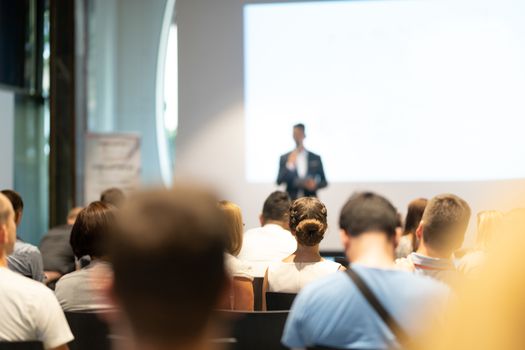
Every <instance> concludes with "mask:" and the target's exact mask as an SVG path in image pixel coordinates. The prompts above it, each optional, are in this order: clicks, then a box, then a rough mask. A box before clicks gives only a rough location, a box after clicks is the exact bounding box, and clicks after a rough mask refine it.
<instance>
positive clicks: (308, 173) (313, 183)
mask: <svg viewBox="0 0 525 350" xmlns="http://www.w3.org/2000/svg"><path fill="white" fill-rule="evenodd" d="M305 137H306V134H305V128H304V125H303V124H297V125H294V127H293V139H294V141H295V145H296V147H295V149H294V150H293V151H291V152H288V153H286V154H283V155H282V156H281V158H280V160H279V175H278V176H277V184H278V185H280V184H286V192H288V194H289V195H290V198H291V199H292V200H295V199H297V198H299V197H303V196H313V197H316V196H317V190H318V189H320V188H323V187H326V186H327V185H328V183H327V182H326V177H325V175H324V170H323V162H322V161H321V157H320V156H318V155H317V154H315V153H312V152H310V151H307V150H306V149H305V148H304V145H303V141H304V138H305Z"/></svg>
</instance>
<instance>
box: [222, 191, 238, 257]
mask: <svg viewBox="0 0 525 350" xmlns="http://www.w3.org/2000/svg"><path fill="white" fill-rule="evenodd" d="M219 207H220V208H221V209H222V211H223V212H224V214H225V215H226V220H227V223H228V226H229V235H228V246H227V248H226V251H227V252H228V253H230V254H231V255H233V256H237V255H239V252H240V251H241V248H242V234H243V231H244V224H243V222H242V213H241V208H239V206H238V205H237V204H235V203H233V202H230V201H220V202H219Z"/></svg>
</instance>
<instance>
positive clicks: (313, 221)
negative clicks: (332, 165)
mask: <svg viewBox="0 0 525 350" xmlns="http://www.w3.org/2000/svg"><path fill="white" fill-rule="evenodd" d="M326 216H327V210H326V207H325V205H324V204H323V203H322V202H321V201H320V200H319V199H317V198H315V197H303V198H299V199H297V200H296V201H294V202H293V204H292V206H291V207H290V230H291V232H292V234H293V235H294V237H295V239H296V240H297V250H296V251H295V252H294V253H293V254H291V255H290V256H288V257H286V258H285V259H283V260H282V261H279V262H274V263H271V264H270V265H269V266H268V269H267V270H266V274H265V277H264V286H263V296H264V295H265V292H266V291H268V292H282V293H297V292H299V290H301V288H303V287H304V286H305V285H306V284H308V283H310V282H312V281H314V280H316V279H318V278H320V277H323V276H326V275H328V274H331V273H334V272H337V271H339V270H344V269H345V268H344V267H343V266H342V265H341V264H338V263H336V262H333V261H329V260H325V259H323V258H322V257H321V255H320V254H319V243H321V241H322V240H323V238H324V234H325V232H326V229H327V228H328V224H327V221H326ZM264 299H265V298H264V297H263V304H264Z"/></svg>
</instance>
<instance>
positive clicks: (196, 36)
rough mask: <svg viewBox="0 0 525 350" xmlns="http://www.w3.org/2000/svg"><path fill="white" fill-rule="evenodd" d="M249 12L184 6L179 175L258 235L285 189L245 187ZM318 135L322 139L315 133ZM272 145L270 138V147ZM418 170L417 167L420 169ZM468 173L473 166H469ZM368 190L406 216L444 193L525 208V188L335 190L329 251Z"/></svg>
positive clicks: (344, 186) (235, 2) (480, 205)
mask: <svg viewBox="0 0 525 350" xmlns="http://www.w3.org/2000/svg"><path fill="white" fill-rule="evenodd" d="M250 2H256V1H250ZM261 2H264V1H261ZM266 2H267V1H266ZM275 2H277V1H275ZM242 4H243V2H242V1H239V0H177V3H176V12H177V23H178V28H179V30H178V34H179V130H178V135H177V140H176V143H177V156H176V157H177V158H176V164H175V174H176V177H178V178H186V179H187V178H191V179H193V180H196V179H200V180H202V181H206V182H208V183H211V184H213V185H215V186H216V187H217V188H218V189H219V190H220V191H221V194H222V196H224V197H225V198H226V199H229V200H232V201H234V202H236V203H238V204H239V205H240V206H241V207H242V209H243V214H244V221H245V223H246V226H247V227H251V226H255V225H257V224H258V222H257V216H258V213H259V212H260V210H261V207H262V203H263V201H264V199H265V197H266V196H267V195H268V194H269V193H270V192H271V191H272V190H275V189H277V186H276V185H275V184H273V183H268V184H248V183H246V181H245V174H244V171H245V170H244V169H245V164H244V163H245V159H244V156H245V154H244V149H245V147H244V146H245V138H244V130H245V128H244V110H243V89H244V87H243V84H244V83H243V18H242V6H243V5H242ZM268 25H271V23H269V24H268ZM312 132H315V131H314V130H310V131H309V133H310V134H311V133H312ZM473 132H475V130H473ZM271 138H272V135H268V140H269V142H271ZM421 146H422V147H423V146H424V145H421ZM458 146H459V147H460V146H461V144H458ZM385 147H388V145H385ZM285 151H287V150H283V153H284V152H285ZM313 151H315V150H313ZM502 156H505V155H502ZM407 158H408V157H407ZM275 161H276V162H277V161H278V159H276V160H275ZM488 161H489V160H488ZM400 166H406V165H405V164H400ZM413 166H417V161H414V164H413ZM464 166H468V161H466V162H465V164H464ZM386 171H392V172H394V171H395V169H388V170H386ZM328 181H330V178H328ZM365 189H366V190H373V191H377V192H379V193H382V194H383V195H385V196H387V197H388V198H389V199H390V200H392V201H393V203H394V205H396V206H397V207H398V208H399V210H400V211H401V212H402V213H405V210H406V205H407V204H408V202H409V201H410V200H411V199H413V198H416V197H431V196H433V195H435V194H438V193H442V192H453V193H455V194H457V195H459V196H462V197H463V198H465V199H466V200H467V201H468V202H469V203H470V204H471V207H472V209H473V213H476V212H477V211H479V210H485V209H500V210H509V209H511V208H512V207H515V206H525V180H514V181H497V182H496V181H495V182H460V183H457V182H456V183H331V184H330V186H329V187H328V188H327V189H325V190H322V191H321V192H320V193H319V195H320V199H321V200H322V201H324V202H325V204H326V205H327V207H328V210H329V225H330V229H329V232H328V234H327V236H326V238H325V240H324V241H323V244H322V247H323V248H324V249H339V247H340V245H339V237H338V233H337V227H338V225H337V221H338V216H339V210H340V208H341V206H342V204H343V203H344V202H345V200H346V199H347V198H348V196H349V195H350V194H351V193H352V192H353V191H356V190H365ZM474 223H475V221H474V216H473V220H472V222H471V225H470V228H469V236H468V238H467V241H466V244H467V245H468V244H470V242H471V241H472V239H473V237H474V235H473V232H474V231H473V230H474V228H475V224H474Z"/></svg>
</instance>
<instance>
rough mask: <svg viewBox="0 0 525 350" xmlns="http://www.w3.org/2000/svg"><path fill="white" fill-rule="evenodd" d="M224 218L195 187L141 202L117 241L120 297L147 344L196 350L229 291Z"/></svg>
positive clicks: (134, 201) (132, 206) (113, 246)
mask: <svg viewBox="0 0 525 350" xmlns="http://www.w3.org/2000/svg"><path fill="white" fill-rule="evenodd" d="M227 232H228V231H227V227H226V224H225V220H224V215H223V214H222V212H221V211H220V209H219V208H218V207H217V199H216V198H214V196H212V195H210V194H209V193H207V192H204V191H202V190H199V189H195V188H189V187H176V188H174V189H172V190H159V191H150V192H144V193H139V194H136V195H134V196H133V197H132V198H130V200H129V201H127V202H126V203H125V204H124V206H123V207H122V210H121V212H120V213H119V217H118V220H117V227H116V230H115V231H114V233H113V234H112V235H110V240H109V252H110V253H109V259H110V261H111V263H112V264H113V269H114V287H113V294H114V297H115V299H116V301H117V303H119V304H120V306H121V307H122V310H123V312H124V314H125V316H126V317H127V318H128V321H129V322H130V325H131V328H132V331H133V332H134V337H135V338H136V340H137V341H138V342H140V343H143V344H151V345H158V346H162V347H165V346H170V347H171V346H172V347H173V348H190V344H194V343H195V342H196V341H198V340H199V339H202V337H203V336H204V333H205V332H206V331H207V330H208V326H209V325H210V318H211V312H212V310H213V309H214V307H215V306H216V304H217V302H218V299H219V298H220V296H221V293H223V290H224V288H226V283H227V277H226V272H225V269H224V250H225V236H226V235H227Z"/></svg>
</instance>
